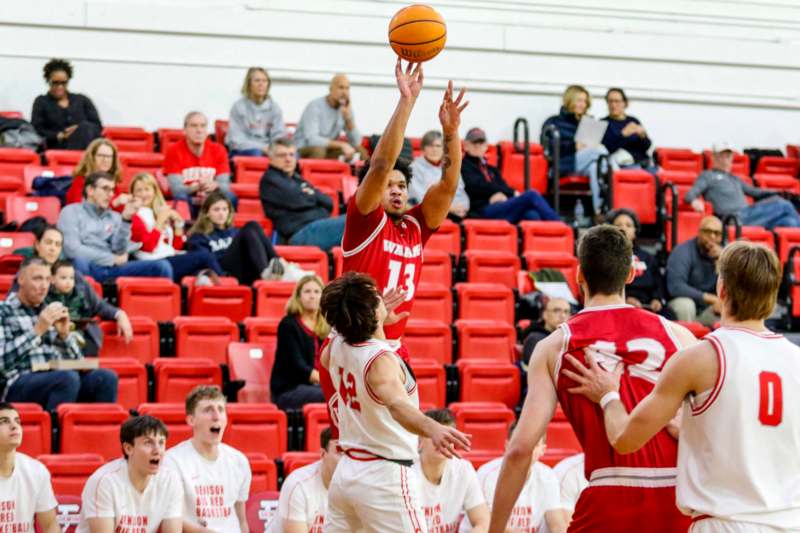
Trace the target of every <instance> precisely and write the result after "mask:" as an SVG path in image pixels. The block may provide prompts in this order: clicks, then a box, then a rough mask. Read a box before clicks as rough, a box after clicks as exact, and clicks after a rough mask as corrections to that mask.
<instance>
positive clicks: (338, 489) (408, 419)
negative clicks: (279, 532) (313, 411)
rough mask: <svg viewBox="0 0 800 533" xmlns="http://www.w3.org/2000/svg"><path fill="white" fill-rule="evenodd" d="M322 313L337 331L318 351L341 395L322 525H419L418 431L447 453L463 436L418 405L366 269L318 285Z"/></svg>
mask: <svg viewBox="0 0 800 533" xmlns="http://www.w3.org/2000/svg"><path fill="white" fill-rule="evenodd" d="M321 308H322V313H323V314H324V316H325V318H326V319H327V321H328V323H329V324H330V325H331V326H332V327H333V329H334V330H335V331H336V333H335V335H334V336H333V339H332V340H331V342H330V344H328V346H326V348H325V349H324V350H323V353H322V365H323V367H325V368H327V369H328V370H329V371H330V374H331V379H332V381H333V386H334V389H335V390H336V391H337V394H338V396H339V398H338V402H337V408H336V413H337V414H338V419H339V447H340V448H341V449H342V452H343V454H344V456H343V457H342V458H341V460H340V461H339V464H338V466H337V467H336V472H335V473H334V475H333V479H332V480H331V485H330V488H329V489H328V516H327V517H326V518H325V531H326V533H331V532H339V531H342V532H345V531H347V532H352V531H355V530H357V529H359V528H360V527H363V528H364V530H365V531H367V532H376V533H377V532H380V533H393V532H398V533H404V532H422V533H425V531H426V527H425V516H424V515H423V513H422V508H421V502H420V499H419V480H418V479H417V476H416V474H415V473H414V471H413V470H412V468H411V465H412V464H413V460H414V459H415V458H416V456H417V436H418V435H419V436H425V437H428V438H430V439H431V440H432V443H433V445H434V447H435V448H436V449H437V450H439V451H440V452H442V453H443V454H444V455H445V456H446V457H454V456H457V453H458V452H457V450H458V449H469V437H468V436H466V435H464V434H463V433H461V432H460V431H457V430H456V429H454V428H451V427H447V426H443V425H441V424H439V423H437V422H435V421H434V420H431V419H430V418H428V417H427V416H425V415H424V414H423V413H422V412H421V411H420V410H419V396H418V393H417V384H416V380H415V379H414V375H413V373H412V372H411V369H410V368H409V367H408V365H407V364H406V363H405V362H404V361H403V360H402V359H400V357H398V355H397V353H396V350H397V343H396V342H395V343H389V342H387V341H386V340H385V339H386V336H385V335H384V333H383V323H384V320H385V319H386V317H387V310H386V307H385V305H384V303H383V299H382V298H381V296H380V294H379V293H378V291H377V289H376V287H375V282H374V280H373V279H372V278H370V277H369V276H366V275H364V274H357V273H355V272H348V273H346V274H344V275H343V276H342V277H340V278H338V279H336V280H334V281H332V282H331V283H330V284H329V285H328V286H327V287H326V288H325V290H324V291H323V293H322V302H321Z"/></svg>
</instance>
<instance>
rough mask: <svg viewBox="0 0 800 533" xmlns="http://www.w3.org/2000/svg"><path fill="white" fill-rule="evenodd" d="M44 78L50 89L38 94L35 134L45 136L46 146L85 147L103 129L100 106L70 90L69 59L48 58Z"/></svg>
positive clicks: (70, 70) (34, 107)
mask: <svg viewBox="0 0 800 533" xmlns="http://www.w3.org/2000/svg"><path fill="white" fill-rule="evenodd" d="M44 79H45V80H46V81H47V83H48V85H49V86H50V90H49V91H47V93H46V94H42V95H39V96H37V97H36V100H34V101H33V110H32V111H31V124H33V127H34V128H36V133H38V134H39V135H41V136H42V137H43V138H44V140H45V144H46V146H47V148H59V149H65V150H84V149H85V148H86V147H87V146H89V143H90V142H92V141H93V140H94V139H96V138H98V137H100V135H101V132H102V130H103V124H102V123H101V122H100V115H98V114H97V109H96V108H95V107H94V104H93V103H92V101H91V100H90V99H89V98H88V97H87V96H84V95H82V94H78V93H71V92H69V91H68V90H67V84H69V81H70V80H71V79H72V65H71V64H70V63H69V61H65V60H63V59H51V60H50V61H48V62H47V64H46V65H45V66H44Z"/></svg>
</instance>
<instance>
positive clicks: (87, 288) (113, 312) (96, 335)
mask: <svg viewBox="0 0 800 533" xmlns="http://www.w3.org/2000/svg"><path fill="white" fill-rule="evenodd" d="M34 236H35V237H36V240H35V241H34V242H33V247H32V248H31V249H30V253H29V252H28V251H27V250H24V254H21V255H25V257H33V256H35V257H39V258H41V259H43V260H44V262H45V263H47V264H48V265H49V266H50V267H53V266H54V265H55V264H56V263H57V262H58V261H60V260H63V254H62V251H63V248H64V235H63V234H62V233H61V230H60V229H58V228H57V227H55V226H53V225H52V224H44V225H42V226H41V227H39V228H37V229H36V231H34ZM18 252H22V250H15V253H18ZM17 290H19V284H18V282H17V280H16V279H15V280H14V283H13V284H12V285H11V288H10V289H9V293H12V292H17ZM75 292H76V293H77V294H78V295H80V298H81V299H82V300H83V301H84V302H85V304H86V307H87V308H88V309H89V310H90V311H89V312H90V313H91V315H89V316H95V315H97V316H99V317H100V318H101V319H103V320H113V321H115V322H116V323H117V331H118V332H119V334H120V335H121V336H122V337H123V339H124V340H125V343H126V344H127V343H130V342H131V341H132V340H133V328H132V327H131V321H130V319H129V318H128V314H127V313H125V311H123V310H122V309H120V308H118V307H115V306H113V305H111V303H109V301H108V300H106V299H104V298H102V296H101V295H99V294H97V292H95V290H94V288H93V287H92V286H91V285H89V282H87V281H86V278H85V277H83V274H81V273H80V272H79V271H78V270H77V269H75ZM85 339H86V341H87V343H86V345H85V346H84V347H83V354H84V355H91V356H94V355H97V354H98V352H99V351H100V348H101V347H102V345H103V331H102V330H101V329H100V326H98V325H97V324H96V323H94V322H92V323H90V324H88V325H87V326H86V331H85Z"/></svg>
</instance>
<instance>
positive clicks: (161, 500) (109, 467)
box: [76, 458, 183, 533]
mask: <svg viewBox="0 0 800 533" xmlns="http://www.w3.org/2000/svg"><path fill="white" fill-rule="evenodd" d="M81 503H82V505H81V522H80V524H79V525H78V529H77V530H76V533H89V522H88V519H89V518H113V519H114V532H115V533H155V532H156V531H158V528H159V526H160V525H161V522H162V521H163V520H169V519H173V518H181V516H182V513H181V512H182V507H183V490H182V489H181V482H180V480H179V479H178V477H177V475H175V473H174V472H172V471H171V470H168V469H166V468H161V469H159V471H158V473H157V474H155V475H154V476H151V477H150V480H149V481H148V482H147V486H146V487H145V489H144V491H143V492H139V491H138V490H136V488H135V487H134V486H133V484H132V483H131V480H130V477H129V476H128V462H127V461H126V460H125V459H122V458H120V459H116V460H114V461H111V462H110V463H106V464H104V465H103V466H101V467H100V468H98V469H97V470H95V472H94V474H92V475H91V476H90V477H89V479H88V480H87V481H86V485H84V487H83V493H82V494H81Z"/></svg>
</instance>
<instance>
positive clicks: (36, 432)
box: [13, 402, 52, 457]
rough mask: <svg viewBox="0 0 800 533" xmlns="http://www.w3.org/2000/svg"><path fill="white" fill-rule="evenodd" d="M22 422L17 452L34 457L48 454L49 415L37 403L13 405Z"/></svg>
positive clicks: (49, 440) (49, 437)
mask: <svg viewBox="0 0 800 533" xmlns="http://www.w3.org/2000/svg"><path fill="white" fill-rule="evenodd" d="M13 405H14V408H15V409H16V410H17V412H18V413H19V419H20V422H22V435H23V438H22V444H21V445H20V447H19V448H17V451H20V452H22V453H25V454H27V455H30V456H31V457H36V456H37V455H41V454H43V453H50V443H51V438H52V434H51V431H52V428H51V421H50V413H48V412H46V411H45V410H44V409H42V407H41V406H40V405H39V404H38V403H16V402H15V403H13Z"/></svg>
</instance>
